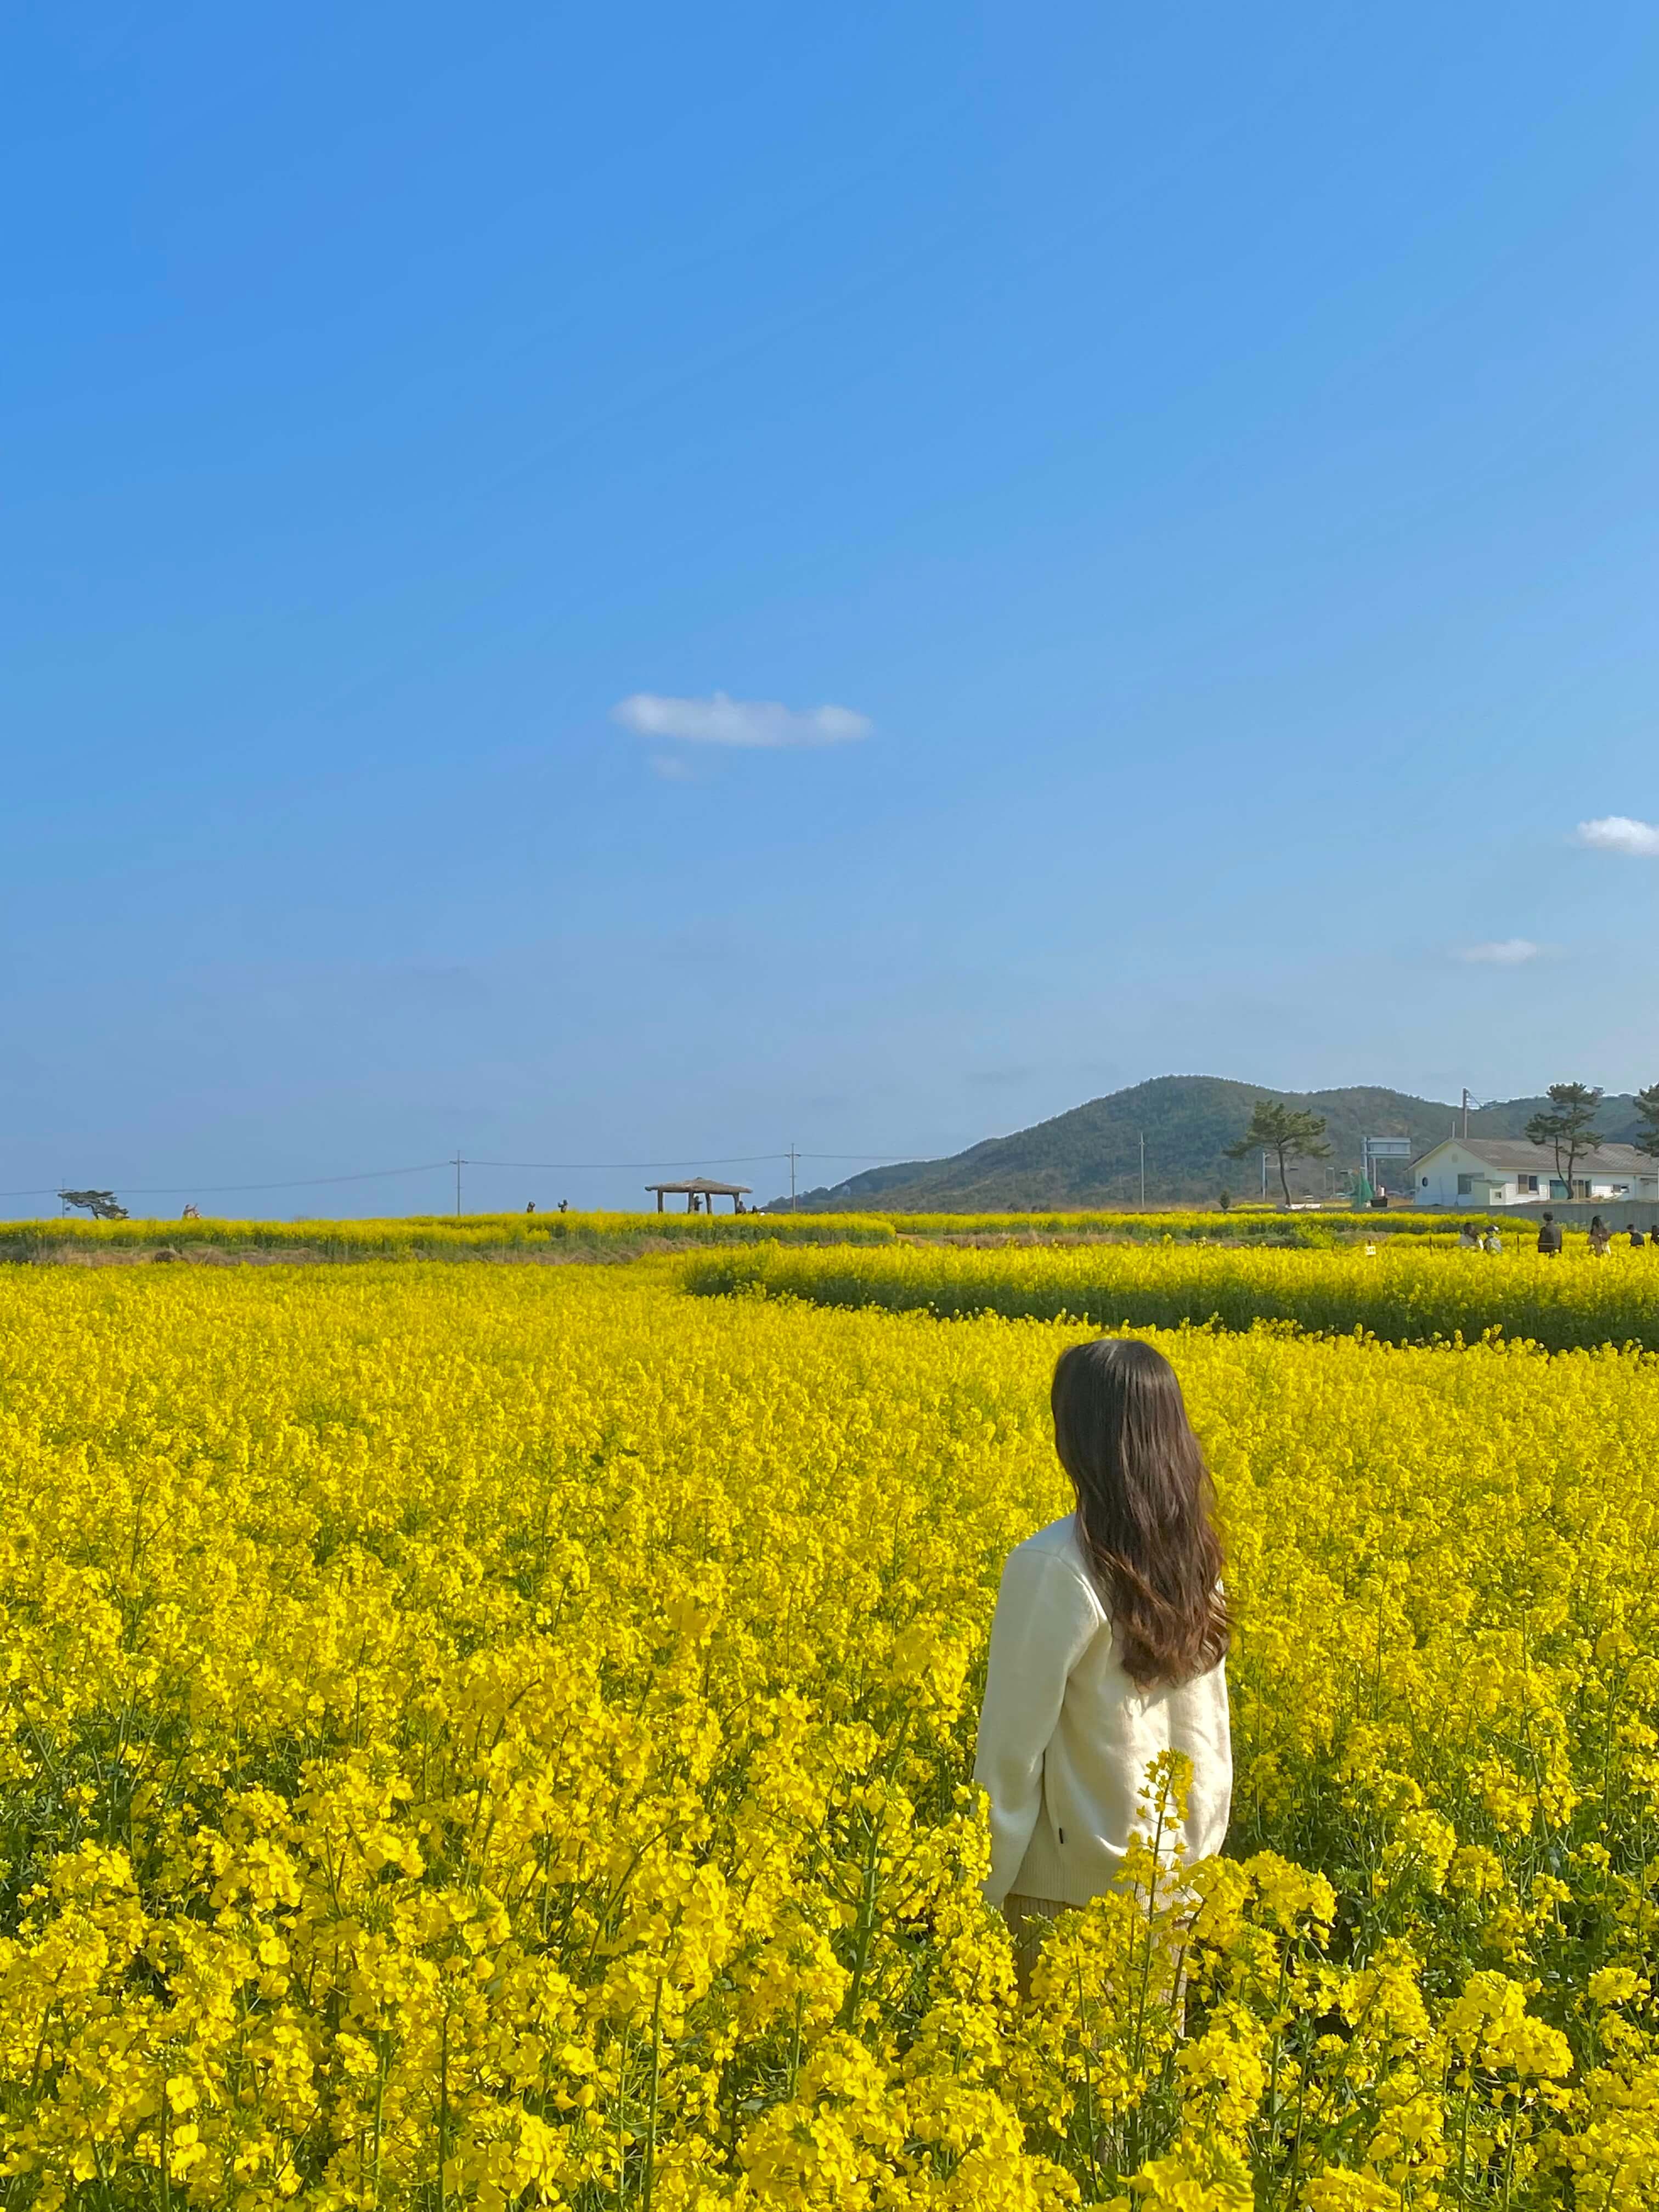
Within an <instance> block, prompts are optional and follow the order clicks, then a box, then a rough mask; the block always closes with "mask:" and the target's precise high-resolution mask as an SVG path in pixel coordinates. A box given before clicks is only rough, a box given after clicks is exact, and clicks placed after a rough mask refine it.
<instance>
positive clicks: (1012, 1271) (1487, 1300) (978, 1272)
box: [690, 1238, 1659, 1351]
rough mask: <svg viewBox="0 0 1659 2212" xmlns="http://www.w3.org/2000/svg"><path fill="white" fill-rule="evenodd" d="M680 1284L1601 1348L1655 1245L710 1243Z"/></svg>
mask: <svg viewBox="0 0 1659 2212" xmlns="http://www.w3.org/2000/svg"><path fill="white" fill-rule="evenodd" d="M690 1280H691V1282H692V1285H693V1286H694V1287H695V1288H696V1289H698V1290H702V1291H708V1292H712V1293H714V1294H716V1295H719V1294H721V1293H724V1292H726V1291H733V1290H738V1289H745V1288H747V1289H752V1290H763V1291H770V1292H773V1293H775V1294H777V1295H780V1296H787V1297H796V1298H811V1299H813V1300H815V1301H817V1303H819V1304H825V1305H836V1306H861V1305H872V1306H884V1307H886V1308H887V1309H889V1310H891V1311H895V1312H902V1311H908V1310H920V1311H924V1312H927V1313H931V1314H934V1315H937V1316H943V1317H953V1316H962V1315H966V1314H978V1313H997V1314H1001V1315H1002V1316H1004V1317H1005V1318H1007V1319H1022V1320H1034V1321H1058V1320H1063V1319H1066V1318H1068V1317H1069V1318H1073V1319H1076V1320H1079V1321H1089V1322H1094V1323H1095V1324H1096V1325H1097V1327H1099V1328H1127V1327H1133V1328H1179V1327H1182V1325H1184V1324H1187V1323H1193V1324H1202V1323H1204V1322H1211V1321H1213V1322H1218V1323H1219V1324H1220V1325H1221V1326H1222V1327H1223V1328H1231V1329H1248V1328H1251V1327H1252V1326H1253V1325H1254V1324H1255V1323H1256V1322H1294V1323H1295V1324H1296V1326H1297V1327H1298V1328H1305V1329H1311V1330H1317V1331H1321V1332H1328V1333H1333V1334H1346V1333H1349V1332H1351V1331H1353V1330H1355V1329H1359V1330H1364V1331H1365V1332H1366V1333H1368V1334H1371V1335H1374V1336H1378V1337H1382V1338H1383V1339H1385V1340H1387V1341H1389V1343H1393V1344H1430V1343H1434V1342H1436V1341H1438V1340H1453V1339H1455V1338H1460V1337H1461V1338H1462V1339H1463V1340H1465V1341H1466V1342H1474V1341H1475V1340H1479V1339H1480V1338H1481V1337H1483V1336H1485V1335H1486V1334H1488V1333H1489V1332H1492V1331H1493V1330H1496V1331H1499V1332H1501V1333H1502V1334H1504V1335H1506V1336H1508V1337H1510V1338H1513V1339H1515V1340H1520V1341H1528V1342H1532V1343H1535V1344H1538V1345H1541V1346H1544V1347H1545V1348H1546V1349H1547V1350H1549V1351H1565V1350H1569V1349H1571V1348H1575V1347H1578V1348H1586V1347H1590V1346H1596V1345H1601V1344H1616V1345H1640V1346H1646V1347H1648V1348H1650V1349H1653V1350H1659V1248H1650V1247H1648V1246H1646V1245H1644V1246H1643V1247H1642V1248H1641V1249H1639V1250H1632V1249H1630V1248H1629V1247H1628V1246H1626V1245H1620V1246H1619V1247H1617V1248H1616V1249H1614V1250H1613V1251H1611V1252H1609V1253H1608V1254H1607V1255H1606V1256H1605V1257H1604V1258H1601V1259H1596V1258H1595V1257H1593V1256H1592V1255H1590V1253H1589V1251H1588V1249H1586V1248H1585V1247H1584V1246H1583V1245H1580V1246H1578V1247H1577V1248H1576V1249H1571V1250H1569V1251H1568V1252H1566V1253H1565V1254H1563V1255H1559V1256H1558V1257H1556V1258H1555V1259H1553V1260H1552V1259H1541V1258H1540V1256H1539V1255H1538V1253H1537V1252H1536V1250H1535V1249H1534V1246H1533V1245H1532V1243H1527V1244H1526V1245H1525V1246H1524V1247H1523V1248H1522V1249H1516V1247H1515V1244H1514V1242H1513V1239H1512V1240H1511V1244H1510V1249H1508V1250H1507V1251H1505V1252H1503V1253H1497V1254H1494V1253H1488V1252H1478V1251H1475V1252H1463V1251H1457V1250H1449V1251H1442V1250H1438V1249H1432V1248H1430V1249H1425V1247H1424V1244H1423V1242H1422V1240H1420V1239H1417V1238H1413V1239H1412V1240H1411V1241H1410V1242H1409V1243H1407V1241H1406V1240H1404V1239H1402V1240H1401V1241H1400V1242H1398V1243H1389V1242H1386V1241H1384V1242H1380V1243H1376V1244H1374V1245H1370V1246H1369V1247H1368V1246H1365V1245H1363V1244H1362V1245H1350V1246H1345V1247H1342V1248H1340V1249H1331V1250H1328V1251H1315V1252H1291V1251H1261V1250H1256V1249H1229V1248H1221V1249H1215V1248H1207V1249H1206V1248H1203V1247H1200V1246H1195V1245H1190V1244H1188V1245H1182V1244H1175V1243H1169V1244H1160V1245H1150V1246H1148V1245H1103V1244H1095V1245H1090V1246H1086V1247H1073V1248H1058V1249H1056V1248H1054V1247H1052V1246H1038V1245H1034V1246H1030V1247H1018V1246H1016V1247H998V1248H995V1249H988V1250H981V1249H976V1248H974V1247H971V1246H970V1247H960V1246H945V1245H926V1246H921V1245H915V1244H899V1245H895V1246H891V1247H887V1248H877V1249H873V1250H871V1251H835V1250H823V1251H815V1252H785V1251H782V1250H781V1249H779V1248H778V1247H776V1246H775V1245H771V1246H768V1245H764V1244H762V1245H757V1247H755V1248H754V1249H752V1250H750V1251H746V1252H738V1253H730V1254H719V1255H716V1254H714V1253H711V1254H709V1255H708V1257H707V1258H706V1259H700V1260H699V1261H696V1262H695V1263H694V1265H693V1268H692V1273H691V1276H690Z"/></svg>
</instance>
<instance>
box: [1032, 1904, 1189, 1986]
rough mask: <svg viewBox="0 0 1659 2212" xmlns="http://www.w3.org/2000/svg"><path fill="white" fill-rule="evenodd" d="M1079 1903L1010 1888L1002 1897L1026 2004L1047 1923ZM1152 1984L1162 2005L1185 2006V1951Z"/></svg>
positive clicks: (1076, 1910) (1047, 1927)
mask: <svg viewBox="0 0 1659 2212" xmlns="http://www.w3.org/2000/svg"><path fill="white" fill-rule="evenodd" d="M1081 1910H1082V1908H1081V1906H1079V1905H1067V1904H1066V1903H1065V1902H1064V1900H1063V1899H1060V1898H1058V1897H1024V1896H1022V1895H1021V1894H1020V1893H1019V1891H1018V1890H1017V1889H1011V1890H1010V1891H1009V1893H1008V1894H1007V1896H1006V1897H1005V1898H1004V1899H1003V1900H1002V1917H1003V1918H1004V1919H1005V1920H1006V1922H1007V1923H1008V1933H1009V1934H1010V1935H1011V1936H1012V1937H1013V1939H1014V1979H1015V1982H1016V1984H1018V1989H1019V1997H1020V2002H1021V2003H1022V2004H1025V2003H1028V2002H1030V1995H1031V1970H1032V1968H1033V1967H1034V1966H1036V1962H1037V1954H1038V1953H1039V1952H1040V1951H1041V1950H1042V1943H1043V1938H1044V1937H1045V1936H1047V1935H1048V1929H1049V1926H1050V1924H1051V1923H1053V1922H1054V1921H1056V1920H1058V1919H1059V1917H1060V1914H1061V1913H1062V1912H1078V1911H1081ZM1153 1987H1154V1989H1155V1990H1156V1991H1157V1994H1158V2002H1159V2003H1161V2004H1168V2005H1170V2006H1171V2007H1173V2008H1176V2010H1177V2011H1180V2010H1182V2009H1184V2002H1185V1998H1186V1994H1187V1968H1186V1960H1185V1956H1184V1954H1183V1955H1182V1958H1181V1959H1180V1960H1177V1961H1176V1963H1175V1965H1174V1967H1173V1971H1170V1970H1168V1969H1166V1970H1165V1971H1164V1972H1160V1973H1159V1974H1158V1975H1157V1976H1155V1977H1154V1980H1153Z"/></svg>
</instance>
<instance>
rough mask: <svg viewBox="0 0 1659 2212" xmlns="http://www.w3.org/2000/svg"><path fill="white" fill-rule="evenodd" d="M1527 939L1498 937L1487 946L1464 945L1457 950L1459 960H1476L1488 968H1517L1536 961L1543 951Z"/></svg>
mask: <svg viewBox="0 0 1659 2212" xmlns="http://www.w3.org/2000/svg"><path fill="white" fill-rule="evenodd" d="M1543 949H1544V948H1543V946H1542V945H1534V943H1533V941H1532V939H1531V938H1529V937H1498V938H1494V939H1492V942H1491V943H1490V944H1489V945H1462V946H1461V947H1460V948H1459V950H1458V951H1457V953H1456V954H1455V957H1456V958H1457V959H1459V960H1477V961H1481V962H1484V963H1486V966H1487V967H1489V968H1519V967H1522V966H1523V965H1524V964H1525V963H1526V962H1527V961H1528V960H1536V959H1537V957H1538V956H1539V954H1540V953H1541V951H1543Z"/></svg>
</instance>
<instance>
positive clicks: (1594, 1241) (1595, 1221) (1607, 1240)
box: [1589, 1213, 1613, 1260]
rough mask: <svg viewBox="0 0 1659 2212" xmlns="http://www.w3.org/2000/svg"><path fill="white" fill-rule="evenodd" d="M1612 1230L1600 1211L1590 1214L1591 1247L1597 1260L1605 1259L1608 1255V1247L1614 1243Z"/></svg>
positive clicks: (1593, 1256) (1592, 1253)
mask: <svg viewBox="0 0 1659 2212" xmlns="http://www.w3.org/2000/svg"><path fill="white" fill-rule="evenodd" d="M1612 1242H1613V1231H1612V1230H1611V1229H1609V1228H1608V1227H1607V1224H1606V1222H1605V1221H1603V1220H1602V1218H1601V1215H1600V1214H1599V1213H1593V1214H1592V1215H1591V1216H1590V1225H1589V1248H1590V1255H1591V1257H1592V1258H1593V1259H1596V1260H1605V1259H1606V1258H1607V1247H1608V1245H1610V1244H1611V1243H1612Z"/></svg>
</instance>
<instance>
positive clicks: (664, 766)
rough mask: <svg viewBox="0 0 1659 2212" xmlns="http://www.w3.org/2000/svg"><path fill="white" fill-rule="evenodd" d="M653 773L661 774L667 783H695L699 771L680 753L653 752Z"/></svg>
mask: <svg viewBox="0 0 1659 2212" xmlns="http://www.w3.org/2000/svg"><path fill="white" fill-rule="evenodd" d="M651 773H652V775H659V776H660V777H661V778H662V780H663V781H664V782H665V783H695V782H696V780H697V771H696V769H694V768H693V767H692V765H691V763H690V761H689V760H686V759H684V757H682V756H681V755H680V754H679V753H653V754H652V756H651Z"/></svg>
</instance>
